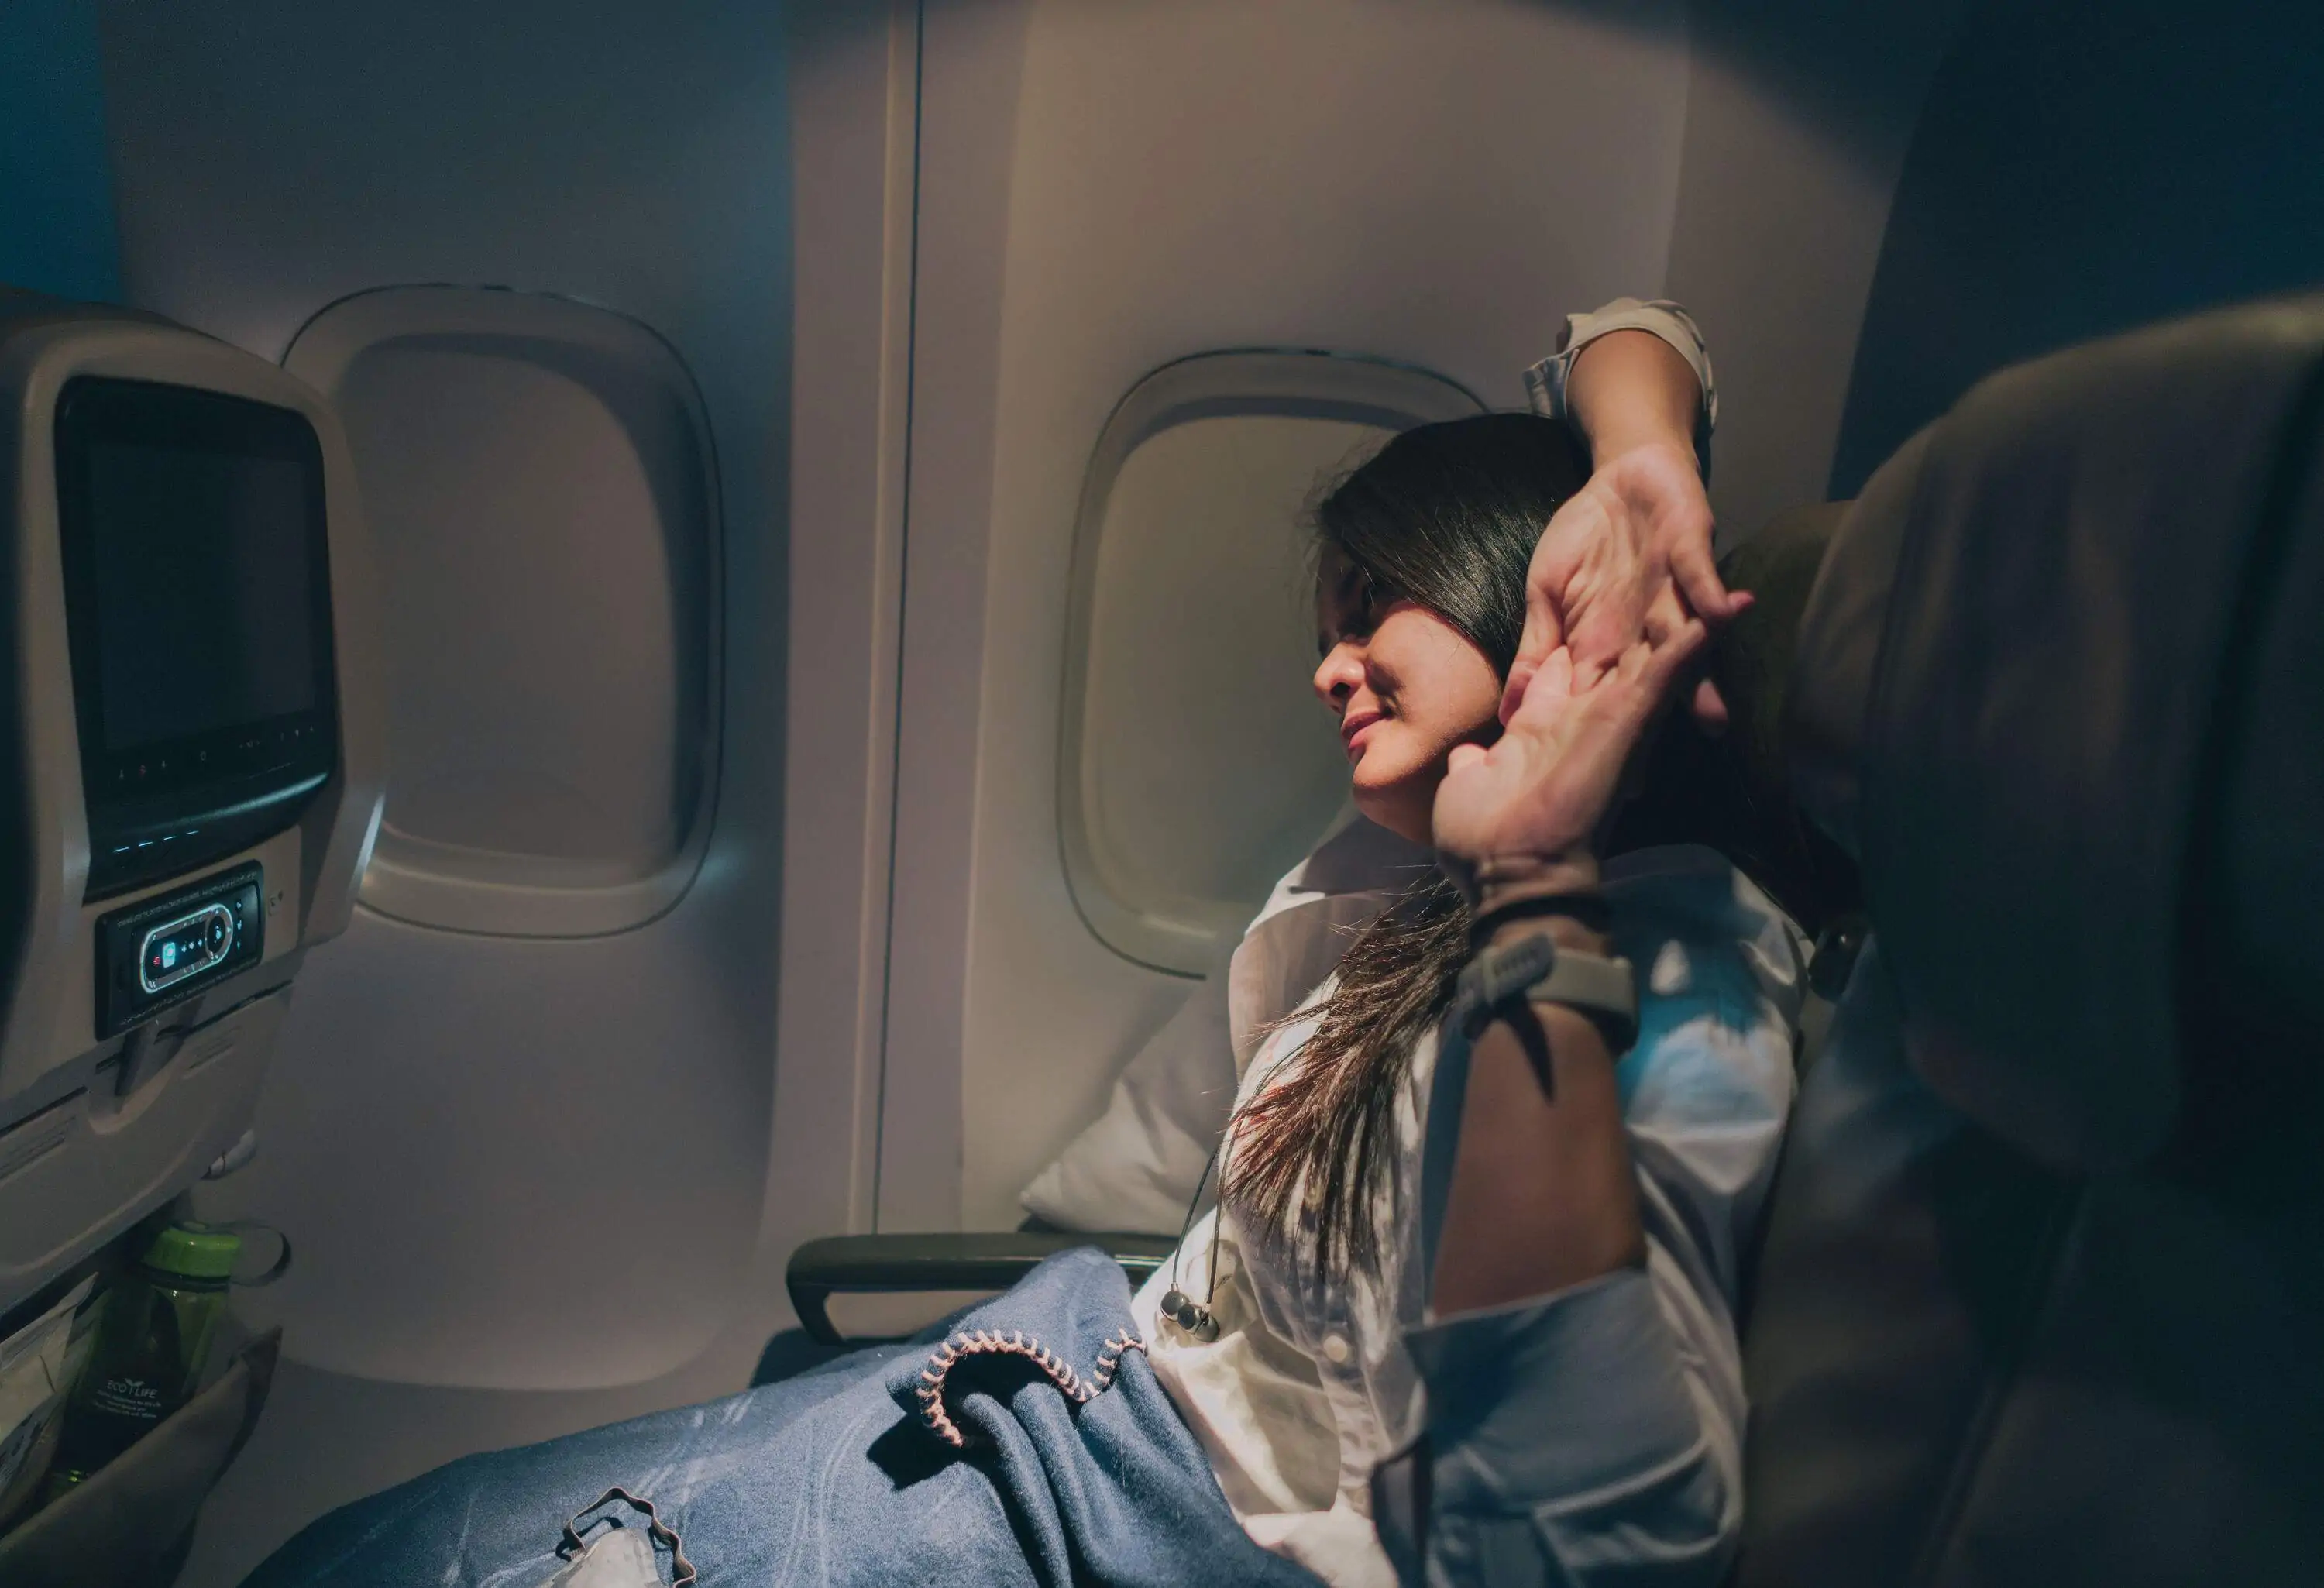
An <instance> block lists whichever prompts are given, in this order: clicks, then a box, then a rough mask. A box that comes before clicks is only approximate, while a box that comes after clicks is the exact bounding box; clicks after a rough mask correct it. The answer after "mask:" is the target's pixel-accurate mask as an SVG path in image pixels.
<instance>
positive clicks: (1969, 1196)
mask: <svg viewBox="0 0 2324 1588" xmlns="http://www.w3.org/2000/svg"><path fill="white" fill-rule="evenodd" d="M2319 457H2324V299H2307V300H2298V301H2292V302H2289V303H2281V304H2274V305H2263V306H2256V307H2252V308H2246V309H2236V310H2229V311H2225V312H2221V313H2218V314H2212V315H2208V316H2204V317H2200V318H2198V319H2190V320H2184V321H2180V322H2176V323H2173V324H2171V325H2166V326H2163V327H2161V328H2154V329H2151V330H2146V331H2142V332H2138V333H2134V334H2131V335H2128V336H2125V337H2116V338H2114V339H2112V340H2109V341H2107V342H2103V343H2098V344H2095V345H2092V346H2086V347H2082V348H2079V349H2074V350H2071V351H2069V352H2067V353H2063V354H2060V355H2053V356H2052V357H2049V358H2045V359H2043V360H2041V361H2039V362H2037V363H2034V364H2032V365H2024V366H2020V367H2018V368H2016V369H2014V370H2010V371H2006V372H2004V373H2003V374H1999V375H1997V376H1995V377H1993V378H1992V379H1990V380H1988V381H1987V382H1986V383H1983V384H1982V385H1980V386H1979V387H1978V388H1977V389H1976V390H1975V391H1973V392H1971V393H1970V394H1969V396H1968V397H1966V398H1964V399H1963V400H1962V401H1961V402H1960V404H1958V405H1957V406H1956V407H1955V408H1954V409H1953V410H1952V411H1951V412H1950V413H1949V414H1948V415H1947V416H1946V417H1945V418H1943V419H1942V420H1939V421H1938V422H1937V423H1935V424H1934V425H1932V426H1931V427H1929V429H1926V430H1924V431H1923V432H1922V434H1921V435H1919V436H1918V437H1916V438H1915V439H1914V441H1913V442H1912V443H1911V444H1909V445H1908V446H1907V447H1906V448H1904V450H1903V451H1902V452H1900V453H1899V454H1898V455H1897V456H1896V457H1895V458H1894V459H1892V460H1891V462H1890V463H1889V464H1888V465H1886V466H1885V467H1884V468H1883V469H1882V470H1881V471H1879V473H1877V475H1875V476H1874V477H1873V479H1872V480H1871V482H1870V483H1869V484H1868V485H1867V487H1866V490H1865V493H1864V495H1863V496H1862V498H1861V499H1860V500H1859V501H1858V504H1857V505H1856V507H1855V508H1854V509H1853V510H1852V511H1851V512H1850V513H1849V517H1848V520H1847V522H1845V524H1844V525H1843V526H1842V527H1841V529H1840V532H1839V534H1838V536H1837V537H1836V539H1835V541H1834V544H1833V546H1832V548H1831V551H1830V553H1829V554H1828V555H1827V557H1826V559H1825V561H1824V565H1823V568H1822V571H1821V575H1820V577H1819V579H1818V584H1817V587H1816V591H1815V594H1814V595H1813V597H1812V599H1811V601H1810V603H1809V606H1808V610H1807V613H1806V615H1805V618H1804V620H1803V629H1802V633H1801V636H1800V640H1799V655H1798V662H1797V674H1796V681H1795V683H1794V690H1793V695H1794V698H1793V700H1792V702H1791V704H1790V719H1791V728H1792V731H1793V734H1794V750H1795V753H1796V755H1797V757H1798V759H1799V761H1800V762H1801V771H1802V773H1803V776H1802V778H1801V780H1800V781H1801V787H1802V791H1803V798H1805V799H1807V800H1808V801H1809V802H1810V804H1811V806H1812V808H1814V809H1816V810H1817V811H1818V813H1819V815H1820V817H1821V819H1822V820H1823V821H1824V822H1825V824H1826V825H1827V826H1828V827H1829V829H1830V830H1831V831H1833V832H1835V833H1836V834H1839V835H1840V836H1844V837H1845V838H1846V839H1847V840H1848V842H1849V846H1850V847H1851V848H1852V849H1853V851H1854V853H1855V854H1856V855H1857V856H1858V860H1859V861H1860V863H1861V870H1862V876H1863V882H1864V888H1865V892H1866V896H1867V908H1868V909H1869V913H1870V916H1871V919H1872V925H1873V937H1872V942H1871V946H1869V947H1868V948H1867V950H1866V952H1865V953H1864V955H1863V956H1861V958H1860V959H1859V961H1858V964H1857V965H1856V968H1855V971H1854V974H1853V976H1852V978H1851V980H1850V982H1849V987H1848V990H1847V992H1846V994H1845V996H1844V997H1843V998H1842V1000H1841V1002H1840V1009H1839V1011H1838V1014H1837V1018H1836V1020H1835V1022H1834V1026H1833V1029H1832V1032H1831V1039H1830V1042H1829V1045H1828V1047H1827V1049H1826V1052H1825V1055H1824V1057H1823V1058H1822V1060H1821V1063H1820V1064H1819V1065H1818V1066H1816V1067H1815V1068H1814V1069H1812V1071H1811V1072H1810V1073H1809V1075H1808V1076H1807V1077H1806V1080H1805V1084H1804V1085H1803V1092H1802V1094H1801V1098H1800V1102H1799V1105H1798V1109H1797V1112H1796V1113H1795V1115H1794V1125H1793V1131H1792V1136H1791V1140H1790V1143H1789V1147H1788V1149H1787V1154H1786V1160H1785V1164H1784V1171H1783V1174H1782V1176H1781V1177H1780V1180H1779V1183H1778V1186H1777V1188H1776V1191H1775V1196H1774V1199H1773V1203H1772V1210H1771V1214H1770V1224H1769V1228H1768V1232H1767V1240H1766V1249H1765V1252H1764V1256H1763V1260H1762V1265H1761V1268H1760V1271H1759V1274H1758V1288H1757V1303H1756V1306H1755V1310H1754V1314H1753V1316H1752V1318H1751V1321H1750V1325H1749V1329H1748V1338H1747V1341H1746V1364H1747V1378H1748V1383H1749V1385H1750V1388H1751V1392H1752V1397H1753V1402H1754V1422H1753V1426H1752V1436H1751V1445H1750V1449H1749V1454H1748V1484H1749V1494H1750V1502H1749V1506H1748V1520H1747V1524H1746V1527H1747V1533H1746V1542H1745V1549H1744V1557H1743V1563H1742V1566H1741V1570H1740V1580H1741V1582H1742V1583H1745V1584H1747V1585H1751V1584H1760V1583H1767V1584H1776V1583H1786V1584H1788V1583H1884V1584H1907V1583H1914V1584H1918V1583H1931V1584H1956V1583H1958V1584H1968V1583H1979V1584H1983V1583H2043V1584H2059V1583H2107V1584H2116V1585H2119V1584H2131V1583H2156V1584H2161V1583H2190V1582H2254V1583H2256V1582H2290V1581H2294V1580H2305V1579H2307V1578H2308V1577H2310V1576H2311V1575H2312V1574H2313V1573H2314V1571H2315V1569H2316V1563H2317V1561H2318V1559H2319V1550H2324V1510H2319V1508H2318V1507H2317V1506H2316V1505H2315V1504H2314V1500H2315V1497H2316V1496H2317V1495H2318V1494H2319V1493H2324V1363H2319V1361H2318V1358H2317V1354H2316V1353H2315V1352H2314V1350H2313V1344H2314V1342H2315V1340H2316V1339H2317V1338H2318V1328H2317V1325H2318V1321H2319V1304H2324V1239H2319V1237H2324V1150H2319V1149H2320V1148H2324V1122H2319V1116H2318V1112H2317V1110H2316V1107H2315V1101H2316V1092H2317V1079H2318V1076H2319V1071H2324V1065H2319V1050H2324V998H2319V992H2318V991H2317V988H2318V986H2319V980H2324V977H2319V973H2324V946H2319V945H2324V749H2319V743H2324V732H2319V728H2320V727H2324V638H2319V628H2318V625H2317V624H2316V623H2314V621H2313V614H2315V613H2316V612H2318V611H2319V610H2324V477H2319V470H2318V468H2317V466H2316V465H2317V462H2318V460H2319Z"/></svg>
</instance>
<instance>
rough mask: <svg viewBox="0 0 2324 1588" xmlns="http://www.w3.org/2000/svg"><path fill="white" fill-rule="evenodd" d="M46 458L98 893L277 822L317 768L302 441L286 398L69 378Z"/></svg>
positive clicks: (324, 625) (311, 463)
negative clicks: (53, 479) (52, 471)
mask: <svg viewBox="0 0 2324 1588" xmlns="http://www.w3.org/2000/svg"><path fill="white" fill-rule="evenodd" d="M56 462H57V518H58V527H59V531H60V535H61V538H62V546H61V548H60V549H61V551H62V553H63V561H64V573H65V597H66V614H67V617H68V620H69V628H70V632H71V642H72V669H73V696H74V705H75V711H76V716H77V718H78V725H79V729H80V752H81V780H82V785H83V790H84V793H85V795H86V797H87V803H88V814H89V826H90V847H91V856H90V861H91V877H92V887H93V888H97V887H102V888H110V887H112V886H113V885H114V884H115V882H119V881H121V880H124V879H126V878H128V877H129V876H130V875H131V874H132V873H133V872H134V873H135V874H137V875H149V874H167V873H168V872H169V871H171V870H172V869H175V868H176V867H177V865H178V864H179V863H180V859H181V857H184V856H187V855H190V854H194V853H195V852H197V851H200V852H206V853H207V852H210V851H213V850H215V849H217V846H218V845H221V844H224V843H226V842H227V841H228V840H233V841H235V842H242V841H246V840H247V839H248V838H249V836H250V833H251V832H252V831H254V830H255V826H254V824H255V825H263V824H266V823H272V824H274V825H277V826H279V825H281V822H283V821H286V820H287V819H289V817H288V816H286V815H285V814H284V813H285V812H286V811H289V810H290V805H289V803H288V801H290V800H291V799H294V798H298V797H300V796H302V795H303V794H304V793H310V792H311V791H312V789H315V788H317V787H319V786H320V784H321V782H322V781H323V780H324V779H325V778H326V777H327V775H328V773H329V772H330V771H331V769H332V767H333V766H334V765H335V764H336V762H337V751H338V744H337V714H336V711H335V709H334V706H335V688H334V676H333V671H332V658H331V601H330V572H329V567H328V563H329V540H328V529H327V519H326V516H325V503H324V485H323V464H322V449H321V447H320V445H319V443H318V440H317V439H316V436H315V432H314V429H313V427H312V426H311V425H309V423H308V421H307V420H306V418H305V417H304V416H303V415H301V414H299V413H296V412H293V411H291V410H289V409H283V408H275V407H272V406H270V405H268V404H265V403H262V402H250V401H247V400H245V399H243V398H239V397H230V396H226V395H225V394H224V393H221V392H205V391H200V390H197V389H194V388H191V387H185V386H170V385H162V384H159V383H149V382H142V381H125V380H112V379H104V378H97V377H92V376H84V377H82V378H80V379H78V380H75V381H72V382H70V383H68V384H67V386H66V387H65V389H64V392H62V393H61V394H60V398H59V402H58V405H57V422H56ZM293 814H295V813H293Z"/></svg>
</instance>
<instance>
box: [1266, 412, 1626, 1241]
mask: <svg viewBox="0 0 2324 1588" xmlns="http://www.w3.org/2000/svg"><path fill="white" fill-rule="evenodd" d="M1588 477H1589V468H1588V466H1587V464H1586V463H1585V461H1584V459H1583V457H1582V449H1581V448H1580V446H1579V444H1578V443H1577V441H1576V439H1575V438H1574V436H1573V434H1572V431H1570V430H1568V429H1566V427H1565V426H1563V425H1562V424H1559V423H1557V422H1555V421H1554V420H1545V419H1540V418H1536V417H1535V416H1534V415H1532V414H1524V413H1494V414H1482V415H1480V416H1478V417H1477V418H1474V419H1463V420H1451V421H1449V422H1447V423H1443V424H1434V425H1424V426H1422V427H1420V428H1419V429H1412V430H1406V431H1405V432H1404V433H1403V434H1402V435H1400V436H1397V437H1396V438H1395V439H1393V440H1391V441H1389V442H1388V445H1387V446H1385V447H1383V448H1380V450H1379V452H1378V453H1377V454H1375V455H1374V456H1373V457H1371V458H1370V460H1369V461H1368V462H1366V463H1365V464H1363V465H1362V466H1360V467H1359V468H1357V469H1356V470H1355V471H1354V472H1353V473H1351V474H1350V475H1348V476H1347V477H1346V478H1345V479H1343V480H1342V481H1341V482H1340V483H1339V485H1337V486H1335V487H1334V488H1333V490H1332V491H1331V492H1330V493H1329V494H1327V495H1325V496H1324V497H1323V500H1322V502H1321V503H1319V504H1318V505H1317V507H1316V509H1315V515H1314V516H1315V539H1316V548H1317V551H1318V554H1319V555H1320V554H1321V552H1322V551H1323V549H1326V548H1329V549H1337V550H1338V551H1339V552H1341V553H1342V555H1343V556H1345V557H1346V558H1347V559H1348V560H1349V561H1350V562H1351V563H1352V564H1354V565H1355V567H1356V568H1359V569H1360V570H1361V571H1362V572H1363V573H1364V574H1365V575H1366V576H1367V577H1369V580H1370V582H1371V587H1372V591H1373V597H1374V600H1375V601H1376V602H1377V603H1378V604H1379V605H1387V604H1388V603H1389V602H1392V601H1395V600H1397V599H1399V598H1402V599H1407V600H1410V601H1413V602H1416V603H1417V604H1418V605H1422V606H1425V607H1426V608H1428V609H1429V610H1430V611H1431V612H1434V613H1435V614H1437V615H1438V616H1439V617H1441V618H1443V620H1444V621H1445V622H1446V623H1451V624H1452V626H1453V627H1454V628H1455V629H1457V630H1459V631H1460V632H1462V634H1463V635H1465V636H1466V637H1467V638H1468V639H1469V640H1470V641H1471V642H1472V643H1473V644H1475V645H1476V647H1477V648H1478V649H1479V650H1480V651H1483V652H1484V653H1485V655H1486V656H1487V657H1488V658H1489V659H1490V660H1491V661H1492V664H1493V669H1494V670H1495V671H1496V672H1498V673H1499V674H1500V675H1501V676H1502V677H1504V678H1506V677H1508V669H1509V664H1510V663H1511V662H1512V661H1513V660H1516V657H1517V641H1518V638H1519V637H1520V636H1521V635H1522V633H1523V632H1524V630H1525V584H1526V567H1527V565H1528V564H1529V563H1530V562H1531V561H1532V559H1533V551H1534V547H1535V543H1536V542H1538V541H1539V540H1540V539H1541V531H1542V527H1543V526H1544V525H1545V524H1546V523H1548V522H1549V520H1550V516H1551V515H1552V514H1553V513H1554V512H1556V511H1557V509H1558V508H1559V506H1560V505H1562V504H1563V503H1564V502H1565V500H1566V499H1567V498H1568V497H1570V496H1572V494H1573V493H1574V492H1576V491H1578V490H1580V489H1581V488H1582V484H1583V482H1584V481H1585V480H1587V479H1588ZM1468 942H1469V912H1468V909H1467V907H1466V906H1465V905H1464V904H1463V903H1462V900H1461V898H1460V895H1459V894H1457V893H1455V892H1454V891H1452V888H1451V887H1450V886H1448V885H1447V884H1446V883H1445V882H1443V880H1442V879H1441V878H1437V877H1435V876H1434V875H1433V874H1431V875H1429V876H1426V877H1424V878H1422V879H1421V880H1419V881H1417V882H1415V883H1413V884H1412V886H1410V887H1409V888H1407V889H1406V891H1404V893H1403V894H1402V895H1401V896H1400V897H1398V898H1397V900H1395V901H1394V902H1393V903H1392V904H1391V905H1390V906H1389V908H1388V909H1386V910H1385V911H1384V912H1382V913H1381V914H1380V915H1379V917H1378V918H1377V919H1374V920H1373V921H1372V922H1371V923H1370V924H1369V925H1368V926H1366V927H1365V928H1362V929H1361V930H1360V931H1359V932H1357V933H1356V934H1355V936H1354V937H1353V939H1352V940H1351V942H1350V943H1349V945H1348V947H1347V951H1346V952H1345V953H1344V954H1343V955H1342V956H1341V958H1340V963H1339V968H1338V972H1337V975H1338V981H1337V983H1336V984H1335V985H1334V987H1333V992H1332V995H1331V997H1330V998H1329V999H1328V1000H1327V1001H1326V1002H1324V1003H1323V1009H1322V1014H1321V1020H1320V1021H1319V1023H1318V1024H1317V1026H1316V1029H1315V1031H1314V1035H1313V1036H1311V1037H1310V1038H1309V1039H1307V1040H1306V1042H1305V1044H1303V1045H1302V1047H1301V1048H1300V1049H1299V1052H1298V1053H1297V1054H1296V1056H1295V1057H1293V1058H1291V1059H1290V1060H1289V1061H1288V1063H1289V1064H1290V1066H1291V1067H1290V1068H1289V1069H1288V1070H1287V1071H1286V1073H1285V1075H1283V1076H1281V1077H1280V1078H1279V1079H1277V1081H1276V1082H1275V1083H1274V1085H1271V1086H1270V1087H1268V1089H1267V1090H1266V1091H1264V1092H1262V1093H1261V1094H1259V1096H1258V1097H1256V1098H1255V1099H1253V1100H1252V1102H1251V1103H1250V1105H1249V1106H1248V1107H1247V1108H1246V1109H1244V1111H1243V1112H1242V1113H1241V1114H1240V1116H1239V1117H1238V1119H1237V1120H1236V1121H1235V1122H1234V1124H1233V1125H1232V1126H1231V1127H1230V1129H1231V1131H1233V1136H1234V1140H1233V1141H1232V1143H1231V1147H1230V1149H1229V1152H1228V1156H1227V1166H1226V1177H1225V1184H1224V1190H1225V1195H1226V1196H1229V1197H1231V1198H1232V1199H1234V1200H1236V1201H1237V1202H1239V1203H1240V1205H1242V1206H1244V1207H1245V1208H1247V1209H1249V1210H1250V1213H1251V1214H1254V1215H1255V1216H1256V1218H1257V1219H1258V1220H1259V1222H1260V1223H1261V1224H1262V1226H1263V1227H1266V1228H1269V1229H1281V1228H1283V1227H1284V1226H1285V1225H1286V1224H1287V1223H1290V1222H1291V1220H1292V1219H1293V1217H1294V1216H1295V1214H1297V1215H1299V1217H1300V1222H1301V1223H1303V1225H1306V1226H1307V1227H1308V1229H1309V1233H1311V1235H1312V1239H1313V1242H1314V1246H1313V1256H1314V1262H1315V1265H1316V1269H1317V1271H1318V1273H1319V1274H1328V1273H1330V1272H1333V1271H1335V1270H1338V1271H1344V1270H1345V1269H1349V1268H1351V1267H1353V1268H1360V1269H1366V1270H1370V1271H1377V1270H1378V1269H1379V1260H1380V1231H1379V1228H1378V1225H1377V1223H1376V1220H1375V1217H1374V1213H1373V1205H1374V1197H1375V1194H1376V1192H1377V1190H1378V1187H1379V1184H1380V1180H1381V1177H1384V1176H1386V1175H1388V1174H1389V1173H1391V1172H1392V1169H1393V1164H1394V1160H1395V1156H1396V1155H1395V1154H1394V1152H1393V1151H1390V1150H1387V1149H1386V1148H1387V1146H1388V1140H1389V1139H1388V1131H1389V1130H1390V1128H1391V1123H1392V1121H1393V1117H1394V1110H1395V1106H1396V1101H1397V1096H1398V1094H1400V1093H1401V1092H1402V1091H1403V1089H1404V1086H1405V1084H1406V1080H1407V1078H1408V1077H1409V1076H1410V1074H1411V1067H1412V1056H1413V1048H1414V1047H1415V1045H1416V1043H1417V1042H1418V1040H1419V1039H1420V1038H1421V1037H1422V1036H1423V1035H1424V1034H1425V1032H1426V1031H1427V1029H1429V1027H1431V1026H1432V1025H1434V1023H1435V1022H1436V1020H1438V1019H1439V1018H1440V1017H1441V1016H1442V1015H1443V1011H1444V1008H1445V1005H1446V1004H1447V1003H1448V1002H1451V999H1452V983H1453V981H1454V979H1455V978H1456V977H1457V976H1458V975H1459V974H1460V973H1461V967H1462V965H1463V964H1464V963H1465V961H1466V960H1467V957H1468ZM1314 1012H1315V1011H1314V1006H1313V1005H1310V1006H1308V1007H1307V1008H1306V1009H1304V1010H1302V1011H1299V1014H1298V1015H1297V1016H1295V1017H1293V1018H1300V1017H1304V1016H1305V1015H1311V1014H1314Z"/></svg>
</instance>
